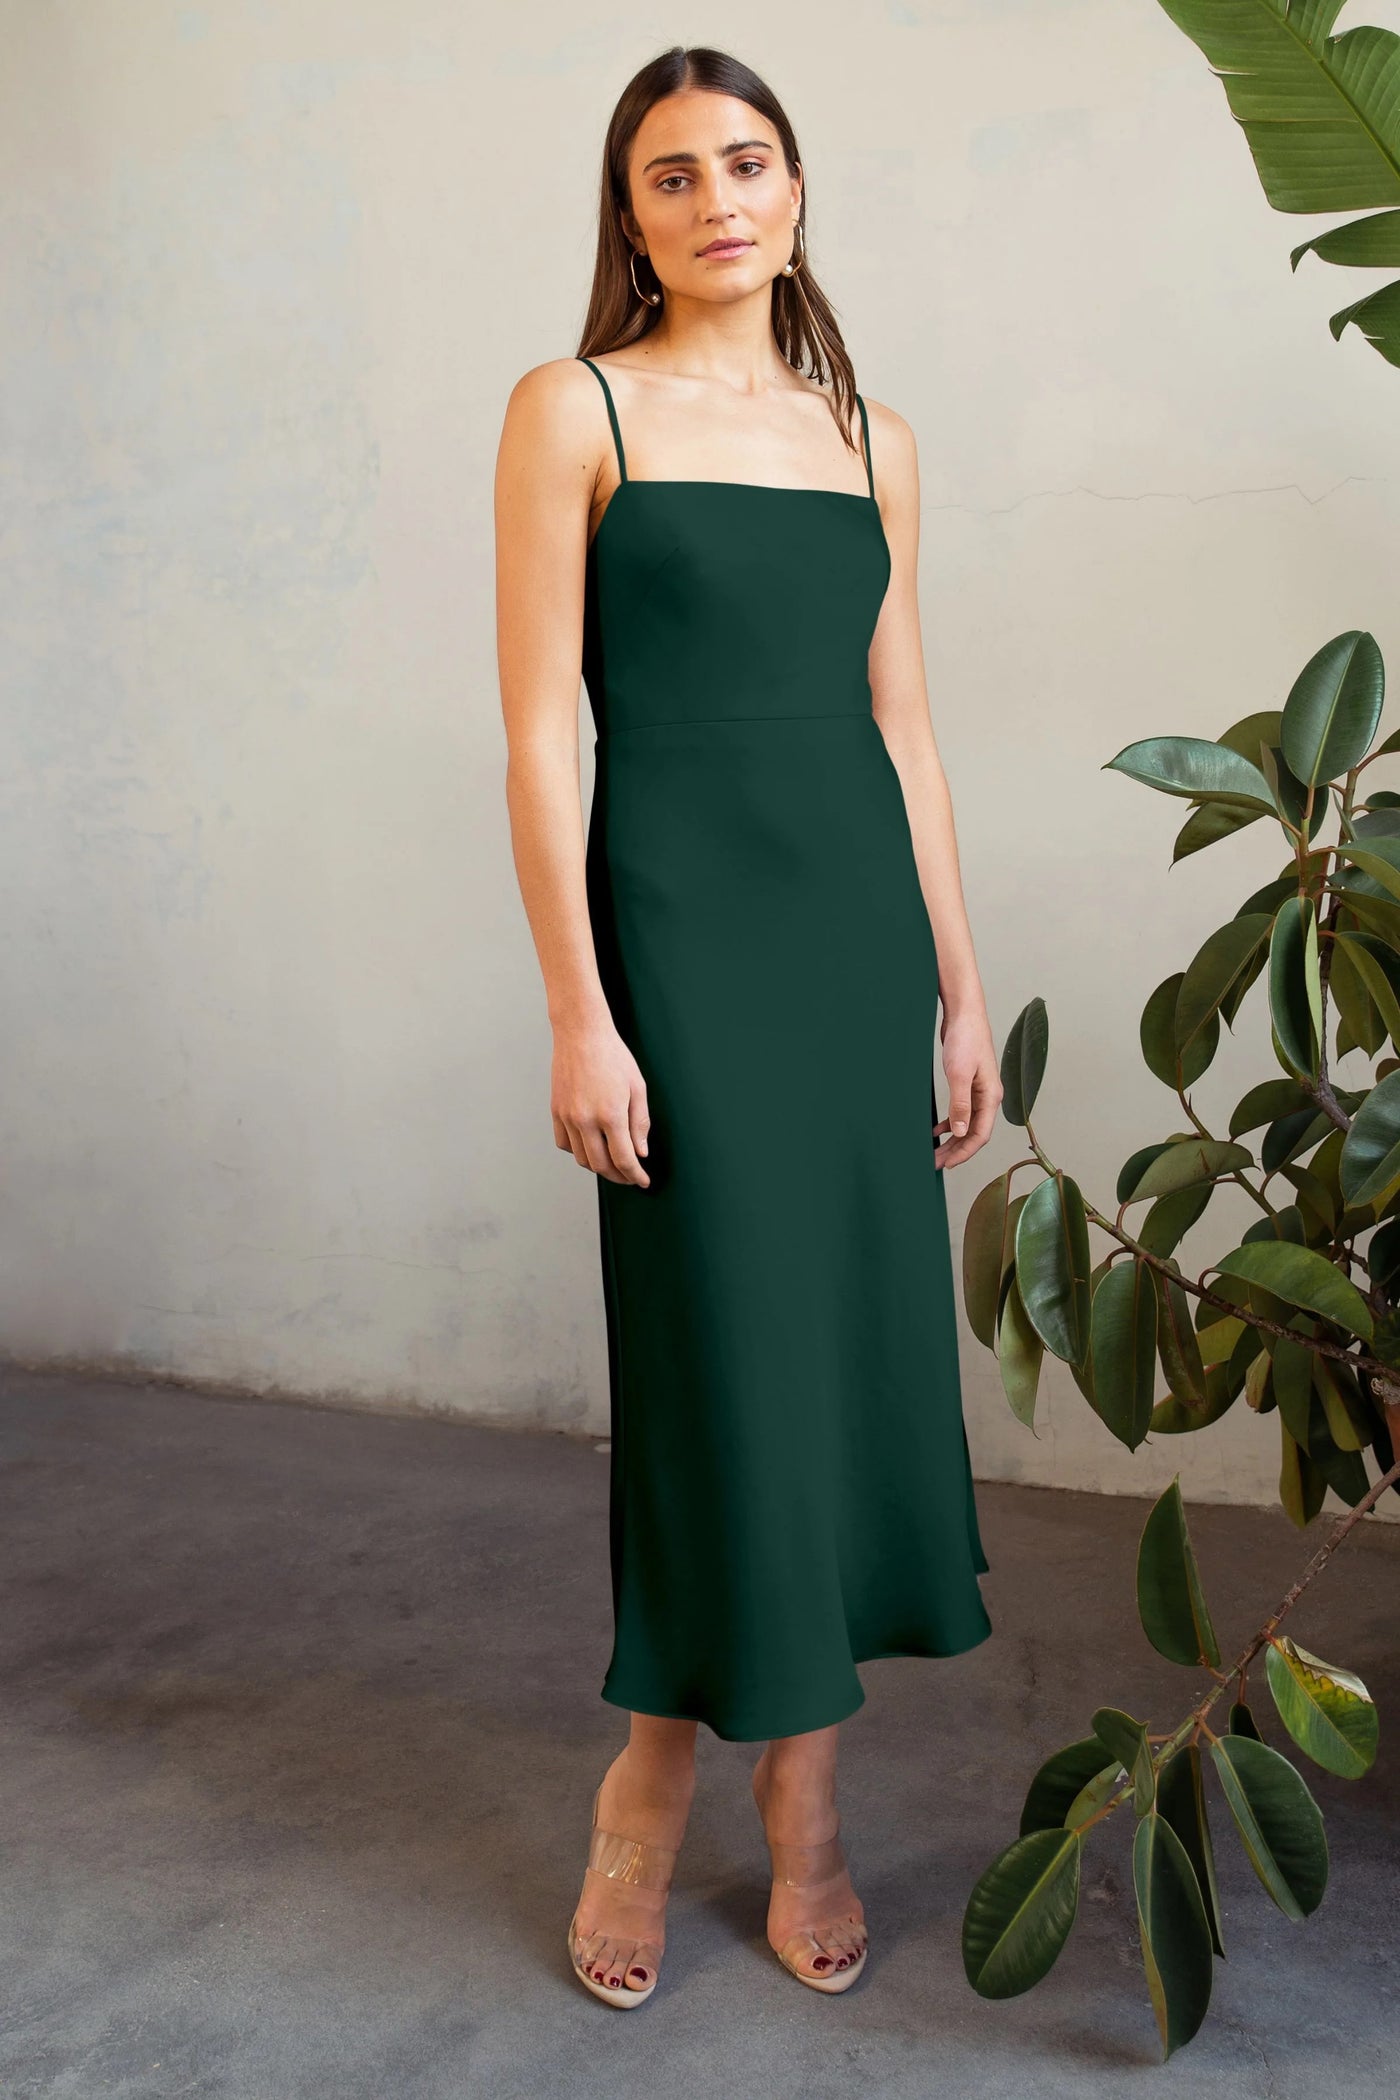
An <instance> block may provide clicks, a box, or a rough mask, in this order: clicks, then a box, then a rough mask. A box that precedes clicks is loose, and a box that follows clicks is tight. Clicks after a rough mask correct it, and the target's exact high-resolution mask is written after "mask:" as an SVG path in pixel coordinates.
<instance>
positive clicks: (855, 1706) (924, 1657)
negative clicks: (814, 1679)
mask: <svg viewBox="0 0 1400 2100" xmlns="http://www.w3.org/2000/svg"><path fill="white" fill-rule="evenodd" d="M994 1631H995V1629H994V1627H993V1626H992V1625H991V1623H990V1622H988V1624H987V1625H986V1626H985V1627H984V1628H983V1630H982V1631H981V1632H980V1633H979V1634H976V1635H975V1636H974V1638H973V1639H972V1640H970V1641H964V1642H963V1643H962V1644H961V1646H959V1647H956V1648H871V1649H868V1650H865V1651H863V1652H862V1653H861V1654H859V1655H853V1656H852V1657H851V1661H852V1663H853V1664H857V1665H858V1664H860V1663H867V1662H890V1661H895V1660H898V1659H900V1658H902V1657H908V1658H910V1659H911V1660H920V1661H927V1662H947V1661H951V1659H952V1658H953V1657H954V1656H955V1655H968V1654H970V1653H971V1651H972V1650H973V1649H974V1648H980V1647H981V1645H982V1643H983V1642H984V1641H986V1640H989V1639H990V1638H991V1635H992V1633H993V1632H994ZM601 1696H602V1697H603V1698H604V1699H606V1700H607V1702H608V1704H609V1705H610V1706H620V1707H622V1708H623V1709H624V1710H625V1711H626V1712H628V1713H636V1714H645V1715H646V1716H647V1717H648V1718H649V1719H653V1720H658V1721H695V1722H697V1723H699V1724H700V1725H702V1726H704V1727H706V1728H708V1729H709V1730H710V1732H711V1734H712V1735H717V1736H718V1737H719V1739H720V1741H721V1742H724V1743H766V1742H771V1741H772V1740H773V1739H774V1737H775V1736H784V1735H809V1734H811V1733H812V1731H813V1730H815V1729H818V1728H831V1727H834V1726H835V1725H836V1724H837V1723H838V1722H840V1721H846V1720H849V1719H850V1717H851V1715H852V1714H854V1713H858V1712H859V1711H860V1709H861V1707H862V1706H864V1704H865V1697H866V1694H865V1687H864V1686H863V1685H862V1686H860V1687H859V1696H858V1697H857V1698H855V1699H854V1700H852V1701H851V1702H850V1704H849V1705H847V1706H844V1707H843V1708H842V1710H841V1711H840V1713H834V1714H828V1715H827V1716H826V1717H825V1719H823V1720H818V1721H806V1722H804V1723H803V1724H802V1726H800V1727H798V1728H792V1727H787V1728H774V1727H772V1726H769V1727H763V1728H755V1727H753V1725H752V1724H751V1723H750V1724H749V1725H748V1726H746V1727H743V1728H736V1727H733V1726H730V1727H728V1728H721V1727H720V1726H719V1725H718V1723H717V1722H716V1721H714V1720H712V1719H711V1717H710V1715H709V1714H704V1713H683V1712H682V1711H681V1710H680V1709H679V1708H678V1707H660V1706H639V1705H638V1704H637V1703H636V1702H635V1701H634V1700H632V1699H629V1698H627V1697H626V1696H625V1695H624V1694H623V1693H621V1692H618V1691H617V1690H615V1689H609V1687H608V1686H606V1685H604V1687H603V1690H602V1695H601Z"/></svg>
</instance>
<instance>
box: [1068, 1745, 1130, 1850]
mask: <svg viewBox="0 0 1400 2100" xmlns="http://www.w3.org/2000/svg"><path fill="white" fill-rule="evenodd" d="M1099 1755H1100V1757H1102V1755H1103V1745H1102V1744H1100V1746H1099ZM1127 1777H1128V1775H1127V1773H1126V1772H1125V1771H1124V1770H1123V1767H1122V1766H1121V1765H1120V1764H1119V1763H1118V1762H1117V1761H1116V1760H1115V1761H1114V1762H1113V1763H1111V1764H1107V1765H1104V1766H1103V1767H1102V1769H1101V1770H1099V1771H1098V1772H1096V1773H1095V1774H1094V1776H1093V1778H1092V1779H1087V1780H1086V1781H1085V1782H1084V1784H1083V1786H1082V1787H1081V1788H1080V1789H1079V1792H1078V1793H1077V1794H1076V1795H1075V1797H1074V1799H1073V1801H1071V1803H1070V1805H1069V1807H1068V1808H1067V1809H1066V1810H1065V1827H1066V1828H1067V1829H1069V1830H1082V1829H1083V1827H1084V1826H1085V1824H1086V1823H1088V1822H1090V1821H1091V1819H1092V1818H1093V1817H1094V1816H1096V1815H1097V1814H1098V1813H1099V1811H1100V1809H1102V1808H1106V1807H1107V1805H1108V1803H1109V1801H1110V1800H1111V1799H1112V1797H1113V1796H1114V1795H1115V1794H1116V1793H1117V1792H1118V1791H1119V1789H1120V1788H1121V1787H1122V1786H1123V1785H1124V1784H1125V1783H1126V1781H1127Z"/></svg>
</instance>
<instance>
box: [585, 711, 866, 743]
mask: <svg viewBox="0 0 1400 2100" xmlns="http://www.w3.org/2000/svg"><path fill="white" fill-rule="evenodd" d="M874 720H875V715H874V711H873V709H871V708H869V707H839V708H835V709H831V710H828V711H827V712H826V713H825V714H813V715H681V716H678V717H677V719H676V720H675V721H674V722H619V723H617V724H616V725H614V726H613V727H611V728H608V729H600V730H599V731H598V741H601V740H602V738H604V737H609V736H645V735H647V734H648V732H649V731H651V730H656V729H718V728H723V727H725V726H726V725H727V724H728V723H730V722H735V723H738V722H873V721H874Z"/></svg>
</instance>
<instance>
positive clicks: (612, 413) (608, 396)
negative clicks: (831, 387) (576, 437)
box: [579, 357, 864, 481]
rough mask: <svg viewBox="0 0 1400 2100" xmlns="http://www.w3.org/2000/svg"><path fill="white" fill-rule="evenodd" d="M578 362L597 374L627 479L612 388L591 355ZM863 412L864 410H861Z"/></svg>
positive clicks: (620, 466) (621, 470)
mask: <svg viewBox="0 0 1400 2100" xmlns="http://www.w3.org/2000/svg"><path fill="white" fill-rule="evenodd" d="M579 363H580V364H581V365H587V367H588V369H589V371H590V372H593V373H596V374H597V379H598V384H599V386H601V388H602V389H603V399H604V400H605V401H606V402H607V404H608V421H609V422H610V423H611V424H612V434H613V443H614V445H616V447H617V471H618V474H619V476H620V477H621V479H622V480H623V481H625V480H626V479H627V455H626V453H625V452H624V451H623V449H622V432H621V431H620V430H619V429H618V427H617V410H616V409H615V408H614V407H613V397H612V388H611V387H610V386H609V385H608V382H607V380H606V379H605V378H604V377H603V374H602V373H601V372H600V371H599V370H598V367H597V365H595V364H594V362H593V360H592V358H591V357H581V358H580V359H579ZM863 413H864V410H862V414H863Z"/></svg>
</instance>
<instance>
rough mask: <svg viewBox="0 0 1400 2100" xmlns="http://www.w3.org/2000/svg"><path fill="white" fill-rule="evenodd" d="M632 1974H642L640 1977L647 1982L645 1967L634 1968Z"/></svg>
mask: <svg viewBox="0 0 1400 2100" xmlns="http://www.w3.org/2000/svg"><path fill="white" fill-rule="evenodd" d="M632 1974H633V1975H634V1976H640V1977H641V1979H642V1981H643V1983H645V1982H646V1974H647V1972H646V1970H645V1969H633V1971H632Z"/></svg>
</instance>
